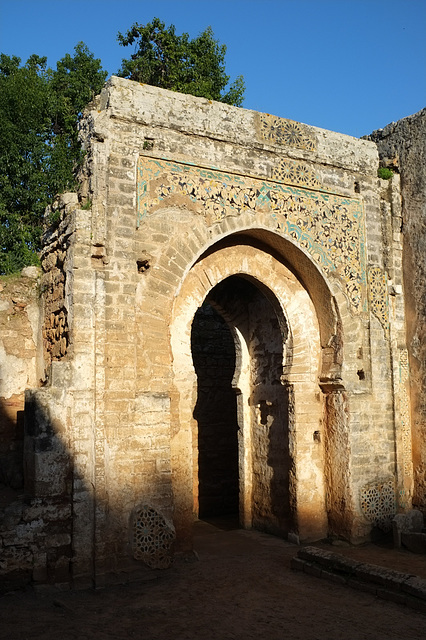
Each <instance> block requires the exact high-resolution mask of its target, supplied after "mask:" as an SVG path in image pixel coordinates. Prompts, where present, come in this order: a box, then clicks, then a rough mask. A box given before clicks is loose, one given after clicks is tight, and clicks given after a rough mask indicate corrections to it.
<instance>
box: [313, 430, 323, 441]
mask: <svg viewBox="0 0 426 640" xmlns="http://www.w3.org/2000/svg"><path fill="white" fill-rule="evenodd" d="M314 442H321V433H320V432H319V431H314Z"/></svg>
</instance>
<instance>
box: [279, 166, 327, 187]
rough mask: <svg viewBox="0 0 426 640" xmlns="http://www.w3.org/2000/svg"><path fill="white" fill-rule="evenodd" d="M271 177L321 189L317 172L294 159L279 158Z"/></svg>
mask: <svg viewBox="0 0 426 640" xmlns="http://www.w3.org/2000/svg"><path fill="white" fill-rule="evenodd" d="M272 178H273V180H281V181H282V182H286V183H290V184H297V185H301V186H303V187H309V188H311V189H323V187H322V184H321V177H320V175H319V172H317V171H314V170H313V169H311V168H310V167H309V166H308V165H307V164H305V163H304V162H296V161H295V160H280V162H279V164H278V165H277V166H276V167H275V168H274V170H273V172H272Z"/></svg>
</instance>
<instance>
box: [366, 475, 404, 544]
mask: <svg viewBox="0 0 426 640" xmlns="http://www.w3.org/2000/svg"><path fill="white" fill-rule="evenodd" d="M361 510H362V512H363V514H364V516H365V518H366V519H367V520H369V522H372V523H373V524H374V525H376V526H378V527H380V528H381V529H383V530H385V531H389V529H390V528H391V526H392V518H393V517H394V515H395V513H396V501H395V487H394V481H393V478H392V479H389V480H385V481H384V482H377V483H371V484H368V485H366V486H365V487H363V488H362V489H361Z"/></svg>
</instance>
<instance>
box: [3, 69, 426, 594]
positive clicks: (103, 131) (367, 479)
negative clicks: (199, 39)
mask: <svg viewBox="0 0 426 640" xmlns="http://www.w3.org/2000/svg"><path fill="white" fill-rule="evenodd" d="M415 117H417V118H423V121H424V117H425V114H424V112H421V113H420V114H417V116H415ZM425 130H426V129H425V128H424V127H423V135H424V132H425ZM81 135H82V139H83V141H84V146H85V150H86V158H85V164H84V169H83V171H82V174H81V176H80V191H79V193H78V194H64V195H63V196H62V197H61V198H60V199H59V204H58V205H57V207H58V210H59V212H60V220H59V223H58V224H57V226H56V227H55V228H54V229H50V230H49V231H48V232H47V233H46V234H45V243H44V249H43V251H42V255H41V260H42V275H41V279H40V283H39V287H38V291H39V292H40V316H38V315H37V314H35V317H33V318H32V320H31V318H30V317H29V315H28V316H26V317H25V318H23V319H22V323H24V324H25V322H26V323H27V325H25V326H27V329H26V331H27V333H28V339H29V337H30V335H29V334H30V333H31V331H30V330H29V329H28V327H29V326H30V325H31V327H32V335H33V342H32V343H31V345H32V346H31V349H32V350H31V349H29V351H30V352H31V353H28V354H27V355H25V354H23V353H20V354H14V352H13V353H12V351H11V347H10V348H9V347H8V344H6V340H5V341H4V344H2V345H1V349H2V351H1V352H0V357H1V365H2V369H3V367H5V368H6V369H7V368H8V367H9V366H11V364H13V365H14V366H15V369H19V367H18V366H17V364H16V363H17V362H18V361H19V362H23V361H24V360H25V358H27V360H25V363H26V364H25V366H26V367H27V371H28V372H29V373H28V375H27V377H26V378H25V375H24V378H25V380H21V381H20V382H19V383H18V382H17V379H18V376H17V374H16V375H14V376H12V378H13V379H12V380H11V381H9V382H7V381H6V382H7V385H6V383H4V384H3V387H4V388H6V387H7V388H6V390H5V391H4V392H3V387H2V396H3V398H4V400H3V403H5V404H7V400H8V399H10V398H11V397H12V396H13V397H15V396H16V397H18V396H19V394H21V396H22V392H23V390H24V389H26V394H25V428H24V435H23V438H21V440H20V442H21V445H20V446H21V451H22V458H20V457H19V456H15V457H14V458H13V459H11V458H10V456H9V457H7V455H6V453H5V452H6V449H7V447H3V449H2V451H1V452H0V454H1V455H2V456H3V458H2V459H4V460H7V461H8V465H9V466H8V468H9V467H10V469H15V471H16V469H18V467H19V464H21V463H20V460H21V459H22V460H23V465H22V470H21V472H19V473H21V475H19V473H18V472H17V471H16V473H15V472H14V475H13V473H12V472H11V474H12V476H13V477H15V478H18V479H17V480H16V482H15V494H16V495H15V494H14V495H13V496H12V498H10V499H8V500H7V501H6V503H5V504H4V508H3V511H2V514H3V515H2V521H3V526H2V531H3V533H2V534H1V536H0V538H1V547H0V551H1V562H0V570H1V571H2V573H3V576H4V577H5V579H6V580H12V578H13V576H15V575H16V576H18V575H19V577H20V579H22V577H24V578H25V579H27V580H33V581H34V582H36V583H39V584H40V583H41V584H43V583H55V584H58V583H59V584H70V585H72V586H74V587H85V586H92V585H95V586H98V587H99V586H102V585H103V584H105V583H108V582H113V581H116V580H122V579H123V576H125V575H127V576H129V578H131V577H132V576H137V575H139V574H140V573H141V572H144V571H148V570H149V568H164V567H168V566H169V565H170V563H171V561H172V557H173V554H174V553H191V550H192V525H193V521H194V518H197V517H199V516H200V517H215V516H227V515H234V516H237V517H238V518H239V522H240V526H242V527H245V528H252V527H253V528H256V529H259V530H262V531H265V532H269V533H273V534H276V535H279V536H283V537H286V538H288V539H289V540H292V541H295V542H298V541H300V542H307V541H315V540H318V539H322V538H326V537H327V536H337V537H340V538H343V539H346V540H348V541H350V542H352V543H359V542H362V541H364V540H366V539H368V538H369V536H370V534H371V531H372V529H373V528H379V529H382V530H385V531H386V530H388V529H389V528H390V526H391V520H392V518H393V516H394V515H395V514H396V513H403V512H405V511H406V510H408V509H410V508H411V506H412V501H413V496H414V497H415V502H416V504H417V505H418V506H420V507H421V506H422V505H423V506H424V505H425V498H424V495H423V494H422V490H421V488H419V487H420V485H419V481H418V479H417V480H416V478H418V477H420V476H416V473H415V472H414V471H413V459H414V460H416V459H417V460H418V466H419V468H421V466H422V465H423V464H424V463H425V461H426V454H425V450H424V449H425V445H424V444H422V440H421V436H419V433H420V432H421V428H420V427H417V429H418V430H417V431H416V434H417V435H416V438H417V440H416V441H417V442H418V444H417V449H416V452H415V456H414V458H413V451H412V426H411V424H412V416H413V417H415V418H416V424H417V425H420V422H421V419H422V414H421V410H420V408H419V406H420V404H421V403H420V401H418V402H417V401H416V402H417V404H414V405H413V406H412V405H411V400H410V358H411V355H412V349H411V343H408V344H407V338H406V320H405V318H406V313H407V311H406V306H405V302H404V273H403V262H404V259H403V248H404V246H403V230H402V210H401V206H402V205H401V202H402V200H401V185H400V174H399V167H398V165H397V164H395V162H394V163H393V165H392V166H393V168H394V170H395V171H394V175H393V177H392V178H391V179H390V180H382V179H380V178H378V173H377V172H378V167H379V164H380V158H379V151H380V150H381V147H380V144H381V143H380V142H379V141H378V138H379V137H380V136H381V134H376V139H374V140H373V139H371V140H358V139H355V138H351V137H348V136H344V135H340V134H337V133H333V132H330V131H324V130H321V129H317V128H315V127H311V126H307V125H304V124H300V123H297V122H293V121H291V120H286V119H283V118H278V117H275V116H272V115H269V114H262V113H257V112H253V111H249V110H245V109H238V108H235V107H231V106H228V105H225V104H222V103H214V102H210V101H208V100H205V99H202V98H195V97H192V96H188V95H182V94H178V93H172V92H169V91H165V90H161V89H157V88H154V87H150V86H147V85H141V84H138V83H136V82H131V81H128V80H123V79H119V78H115V77H113V78H111V79H110V80H109V81H108V83H107V84H106V86H105V88H104V90H103V91H102V93H101V95H100V96H99V97H98V98H97V99H96V100H95V102H94V103H93V104H92V105H91V106H90V108H89V109H88V111H87V113H86V115H85V118H84V120H83V123H82V131H81ZM373 137H374V136H373ZM382 138H383V136H382ZM383 139H384V138H383ZM423 140H424V138H423ZM382 144H383V143H382ZM395 144H396V146H397V142H396V143H395ZM381 155H382V164H383V163H384V161H383V158H384V157H385V156H384V152H383V153H381ZM385 155H386V154H385ZM395 157H396V154H395V153H392V154H390V153H387V156H386V158H387V159H386V161H387V162H388V164H389V163H390V162H391V160H392V162H393V159H394V158H395ZM402 186H403V185H402ZM422 197H423V198H424V191H423V196H422ZM405 241H406V242H407V240H405ZM29 288H30V289H31V287H29ZM33 289H34V287H32V289H31V290H33ZM6 293H7V291H4V292H3V294H4V299H6V298H5V294H6ZM11 295H12V294H11ZM35 299H36V298H35V297H34V295H33V298H32V299H31V300H32V302H31V305H33V306H34V304H35V303H34V300H35ZM8 304H9V303H8ZM13 304H15V303H13ZM28 304H29V303H28ZM5 305H6V302H4V303H3V302H2V306H1V310H2V316H1V317H2V323H3V325H4V326H5V331H6V329H7V331H8V332H9V333H8V334H7V335H8V337H9V342H10V340H11V339H12V337H13V336H12V333H11V329H12V324H11V321H10V318H12V316H13V314H12V311H11V309H12V306H10V305H12V302H10V304H9V306H7V308H6V306H5ZM26 305H27V302H25V303H24V307H23V308H22V309H21V312H22V313H24V312H25V308H27V307H26ZM31 305H29V306H31ZM29 306H28V308H29ZM15 307H16V304H15ZM15 307H14V309H15V311H14V313H15V316H16V313H18V311H19V309H18V310H16V308H15ZM7 314H8V315H7ZM33 316H34V314H33ZM7 318H9V320H7ZM24 321H25V322H24ZM7 322H8V323H9V324H7ZM31 322H32V324H31ZM5 323H6V324H5ZM22 323H21V324H22ZM411 334H413V331H412V332H411ZM411 334H410V335H411ZM5 335H6V333H5ZM14 335H15V334H14ZM14 344H15V343H14ZM13 358H15V360H13ZM416 366H417V369H419V367H420V369H421V366H420V365H418V364H417V365H416ZM23 367H24V365H22V367H21V368H23ZM6 378H7V375H6V376H5V375H3V379H4V380H5V379H6ZM39 380H41V381H42V383H41V384H39V382H38V381H39ZM2 382H3V380H2ZM13 394H15V395H13ZM416 398H417V395H416ZM9 422H10V421H9ZM413 422H414V418H413ZM9 432H10V429H9V431H8V432H7V433H9ZM5 433H6V431H5ZM8 437H9V440H8V442H10V441H11V436H8ZM13 437H14V438H15V440H16V438H17V436H16V435H15V436H13ZM423 437H424V436H423ZM5 438H6V436H5V435H3V440H2V442H3V441H5ZM419 443H420V444H419ZM422 447H423V448H422ZM416 456H417V458H416ZM20 478H21V479H22V480H21V484H20V480H19V479H20ZM0 480H1V481H2V482H3V483H4V484H5V485H7V484H8V482H7V478H0ZM9 484H10V483H9ZM422 495H423V497H422ZM422 500H423V503H422Z"/></svg>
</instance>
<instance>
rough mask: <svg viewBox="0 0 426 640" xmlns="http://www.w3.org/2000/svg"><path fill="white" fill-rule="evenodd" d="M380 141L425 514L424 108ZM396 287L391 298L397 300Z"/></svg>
mask: <svg viewBox="0 0 426 640" xmlns="http://www.w3.org/2000/svg"><path fill="white" fill-rule="evenodd" d="M369 139H370V140H373V141H374V142H376V144H377V147H378V150H379V155H380V162H381V165H382V166H384V167H388V168H390V169H392V170H393V171H395V173H396V175H397V178H400V181H401V196H402V211H401V214H400V217H399V228H396V229H395V231H396V232H399V231H400V232H402V238H403V254H402V268H403V272H404V281H403V287H404V297H405V317H406V331H407V348H408V360H407V358H405V359H404V360H403V361H402V363H401V374H400V375H402V376H406V377H407V376H408V367H409V370H410V389H409V390H410V396H411V404H410V408H411V412H412V427H413V432H412V436H413V464H414V477H415V492H414V503H415V505H416V506H418V507H419V508H420V509H421V510H422V511H423V512H424V513H426V392H425V390H426V323H425V318H426V259H425V256H426V109H423V110H422V111H419V112H418V113H416V114H414V115H412V116H409V117H408V118H404V119H403V120H400V121H399V122H396V123H395V122H393V123H391V124H389V125H388V126H386V127H385V128H384V129H380V130H378V131H375V132H374V133H372V134H371V136H369ZM398 293H399V290H398V287H396V289H394V291H393V295H394V296H395V295H398Z"/></svg>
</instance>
